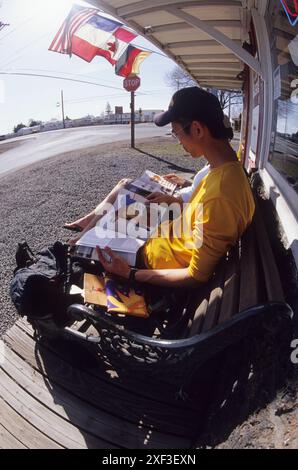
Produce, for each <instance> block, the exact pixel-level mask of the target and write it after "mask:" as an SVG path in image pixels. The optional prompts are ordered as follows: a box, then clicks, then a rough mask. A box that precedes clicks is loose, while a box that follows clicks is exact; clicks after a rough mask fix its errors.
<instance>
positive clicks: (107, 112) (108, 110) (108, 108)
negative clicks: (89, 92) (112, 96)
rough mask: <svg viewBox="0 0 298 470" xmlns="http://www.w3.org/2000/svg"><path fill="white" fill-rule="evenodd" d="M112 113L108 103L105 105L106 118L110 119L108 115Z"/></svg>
mask: <svg viewBox="0 0 298 470" xmlns="http://www.w3.org/2000/svg"><path fill="white" fill-rule="evenodd" d="M111 112H112V108H111V105H110V103H109V102H107V104H106V116H108V117H110V114H111Z"/></svg>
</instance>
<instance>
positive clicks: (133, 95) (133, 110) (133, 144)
mask: <svg viewBox="0 0 298 470" xmlns="http://www.w3.org/2000/svg"><path fill="white" fill-rule="evenodd" d="M130 96H131V102H130V107H131V119H130V123H131V144H130V146H131V148H133V149H134V148H135V92H134V91H132V92H131V93H130Z"/></svg>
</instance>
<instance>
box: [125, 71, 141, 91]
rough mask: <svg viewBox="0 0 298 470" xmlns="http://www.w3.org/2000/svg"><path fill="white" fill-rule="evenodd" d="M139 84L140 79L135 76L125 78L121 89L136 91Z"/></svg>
mask: <svg viewBox="0 0 298 470" xmlns="http://www.w3.org/2000/svg"><path fill="white" fill-rule="evenodd" d="M140 84H141V79H140V77H138V76H137V75H134V76H132V77H127V78H125V79H124V80H123V88H125V90H126V91H136V90H137V89H138V88H139V86H140Z"/></svg>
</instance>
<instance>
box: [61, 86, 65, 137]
mask: <svg viewBox="0 0 298 470" xmlns="http://www.w3.org/2000/svg"><path fill="white" fill-rule="evenodd" d="M61 108H62V122H63V129H65V118H64V101H63V90H61Z"/></svg>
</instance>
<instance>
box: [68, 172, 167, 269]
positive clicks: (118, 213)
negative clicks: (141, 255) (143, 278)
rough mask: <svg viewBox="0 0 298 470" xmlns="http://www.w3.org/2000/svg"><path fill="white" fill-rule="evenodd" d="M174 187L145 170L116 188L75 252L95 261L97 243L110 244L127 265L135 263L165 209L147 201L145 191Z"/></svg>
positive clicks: (159, 190)
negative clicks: (110, 202)
mask: <svg viewBox="0 0 298 470" xmlns="http://www.w3.org/2000/svg"><path fill="white" fill-rule="evenodd" d="M175 188H176V185H174V184H172V183H169V182H167V181H166V180H165V179H164V178H163V177H161V176H159V175H156V174H155V173H152V172H151V171H148V170H146V171H145V172H144V173H143V174H142V176H141V177H140V178H137V179H136V180H134V181H132V182H131V183H129V185H126V187H125V188H123V189H121V190H120V191H119V193H118V197H117V199H116V201H115V203H114V204H113V208H111V209H110V210H109V211H108V212H107V213H106V214H105V215H103V217H102V218H101V219H100V221H99V223H98V225H97V226H96V227H94V228H93V229H91V230H89V231H88V232H87V233H86V234H84V235H83V236H82V237H81V238H80V239H79V241H78V242H77V243H76V247H75V250H74V255H75V256H76V257H82V258H87V259H90V260H94V261H98V256H97V253H96V246H99V247H100V248H105V247H109V248H111V249H112V250H113V251H115V252H116V253H118V254H119V255H120V256H122V257H123V258H124V259H125V260H126V261H127V263H128V264H129V265H130V266H135V264H136V258H137V252H138V250H139V248H140V247H141V246H143V245H144V243H145V241H146V240H147V239H148V238H149V237H150V235H151V234H152V233H153V232H154V231H155V230H156V228H157V227H158V226H159V225H160V223H161V221H162V218H163V215H164V214H165V213H166V212H167V209H166V207H163V206H162V205H158V204H150V203H149V201H148V200H147V199H146V198H145V197H144V194H147V195H148V194H150V193H151V192H164V193H166V194H173V192H174V190H175ZM140 192H141V193H143V195H142V194H140Z"/></svg>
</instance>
